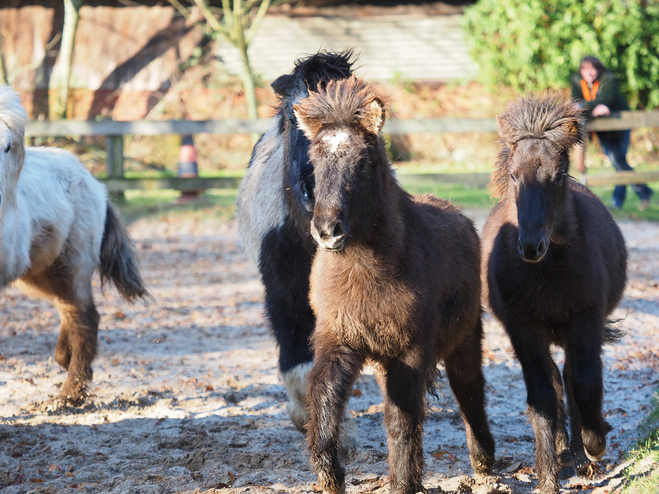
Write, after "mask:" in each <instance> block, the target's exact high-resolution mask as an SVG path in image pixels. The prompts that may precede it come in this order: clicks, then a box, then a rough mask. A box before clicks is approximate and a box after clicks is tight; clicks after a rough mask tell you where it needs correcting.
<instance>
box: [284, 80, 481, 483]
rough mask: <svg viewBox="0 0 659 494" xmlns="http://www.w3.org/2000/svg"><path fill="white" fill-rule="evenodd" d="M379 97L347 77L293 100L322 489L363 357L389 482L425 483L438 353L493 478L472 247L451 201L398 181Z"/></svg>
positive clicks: (476, 460) (474, 459)
mask: <svg viewBox="0 0 659 494" xmlns="http://www.w3.org/2000/svg"><path fill="white" fill-rule="evenodd" d="M383 101H384V100H383V98H382V97H381V96H380V95H379V94H378V93H377V92H376V91H375V90H374V89H373V88H372V87H371V86H369V85H368V84H366V83H365V82H364V81H362V80H361V79H357V78H355V77H354V76H353V77H351V78H350V79H345V80H341V81H330V82H329V83H328V84H327V88H326V89H325V90H322V89H321V90H319V92H318V93H311V94H310V95H309V98H307V99H305V100H304V101H302V102H301V103H300V104H299V105H297V106H296V107H295V108H296V111H295V113H296V116H297V118H298V122H299V123H300V126H301V128H302V129H303V130H304V132H305V134H306V135H307V137H308V138H309V140H310V141H311V146H310V148H309V157H310V158H311V161H312V162H313V164H314V167H315V171H314V173H315V180H316V187H315V197H316V204H315V207H314V216H313V219H312V223H311V233H312V235H313V237H314V239H315V240H316V242H318V245H319V246H320V247H321V249H319V250H318V252H317V254H316V257H315V259H314V262H313V267H312V272H311V296H310V298H311V305H312V307H313V309H314V311H315V313H316V317H317V323H316V329H315V331H314V333H313V335H312V344H313V349H314V356H315V364H314V367H313V369H312V371H311V373H310V375H309V387H308V391H307V392H308V396H309V422H308V424H307V433H308V440H309V447H310V450H311V461H312V463H313V466H314V468H315V470H316V471H317V473H318V480H319V483H320V485H321V487H322V488H323V489H324V490H326V491H328V492H331V493H340V492H343V491H344V489H345V483H344V482H345V474H344V471H343V469H342V467H341V466H340V464H339V461H338V457H337V452H338V448H339V428H340V425H341V420H342V419H343V413H344V410H345V406H346V403H347V401H348V398H349V396H350V391H351V388H352V385H353V383H354V381H355V379H356V378H357V377H358V375H359V373H360V370H361V369H362V367H363V365H364V363H365V361H366V360H367V359H370V360H371V361H374V362H376V363H377V364H378V365H377V368H378V382H379V384H380V387H381V388H382V392H383V394H384V398H385V425H386V428H387V434H388V437H389V464H390V469H391V491H392V492H395V493H414V492H418V491H419V490H422V489H423V485H422V478H423V467H424V460H423V444H422V443H423V420H424V415H425V395H426V391H427V390H428V388H429V386H430V387H432V386H433V384H434V380H435V378H436V376H437V370H436V367H437V364H438V362H439V360H440V359H442V360H443V362H444V364H445V366H446V373H447V375H448V379H449V383H450V385H451V388H452V390H453V392H454V394H455V397H456V399H457V401H458V403H459V405H460V410H461V412H462V416H463V419H464V423H465V427H466V431H467V442H468V445H469V449H470V453H471V463H472V466H473V468H474V470H475V471H476V472H478V473H489V472H490V471H491V469H492V465H493V462H494V440H493V439H492V435H491V434H490V431H489V426H488V422H487V416H486V413H485V394H484V389H483V388H484V378H483V373H482V369H481V357H482V350H481V340H482V336H483V334H482V333H483V331H482V325H481V306H480V291H481V287H480V278H479V269H478V266H479V254H480V249H479V242H478V236H477V234H476V231H475V229H474V226H473V224H472V222H471V221H470V220H468V219H467V218H466V217H464V216H462V215H461V214H460V213H459V211H458V210H457V209H456V208H455V207H453V206H452V205H450V204H449V203H447V202H445V201H442V200H440V199H437V198H435V197H433V196H430V195H425V196H414V197H412V196H410V195H409V194H407V193H406V192H405V191H403V190H402V189H401V187H400V186H399V185H398V183H397V182H396V180H395V178H394V176H393V173H392V170H391V166H390V164H389V161H388V159H387V156H386V153H385V149H384V144H383V142H382V139H381V138H380V131H381V130H382V126H383V125H384V120H385V107H384V103H383Z"/></svg>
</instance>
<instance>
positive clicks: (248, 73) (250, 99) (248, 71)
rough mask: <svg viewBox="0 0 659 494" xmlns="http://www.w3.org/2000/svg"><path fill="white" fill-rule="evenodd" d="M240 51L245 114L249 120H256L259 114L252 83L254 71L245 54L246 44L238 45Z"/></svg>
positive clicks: (254, 88)
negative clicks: (245, 106)
mask: <svg viewBox="0 0 659 494" xmlns="http://www.w3.org/2000/svg"><path fill="white" fill-rule="evenodd" d="M238 50H239V51H240V60H241V62H242V63H243V77H242V79H243V86H244V87H245V100H246V101H247V115H248V116H249V119H250V120H257V119H258V118H259V114H258V112H257V103H256V87H255V84H254V73H253V72H252V65H251V63H250V61H249V55H248V54H247V46H246V45H245V44H244V43H243V44H242V46H239V47H238Z"/></svg>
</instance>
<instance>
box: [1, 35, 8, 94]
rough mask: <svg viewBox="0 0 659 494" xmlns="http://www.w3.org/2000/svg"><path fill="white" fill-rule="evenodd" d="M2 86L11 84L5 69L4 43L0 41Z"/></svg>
mask: <svg viewBox="0 0 659 494" xmlns="http://www.w3.org/2000/svg"><path fill="white" fill-rule="evenodd" d="M0 84H9V81H8V80H7V69H6V68H5V57H4V56H3V55H2V43H1V40H0Z"/></svg>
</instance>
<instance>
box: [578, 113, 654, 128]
mask: <svg viewBox="0 0 659 494" xmlns="http://www.w3.org/2000/svg"><path fill="white" fill-rule="evenodd" d="M639 127H659V111H621V112H614V113H612V114H611V116H610V117H607V118H596V119H593V120H590V121H588V123H587V124H586V130H588V131H592V130H594V131H602V130H628V129H637V128H639Z"/></svg>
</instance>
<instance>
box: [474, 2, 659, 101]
mask: <svg viewBox="0 0 659 494" xmlns="http://www.w3.org/2000/svg"><path fill="white" fill-rule="evenodd" d="M464 27H465V31H466V36H467V43H468V45H469V48H470V52H471V55H472V57H473V58H474V60H476V62H477V63H478V64H479V66H480V76H481V78H482V80H483V82H485V83H486V84H489V85H496V84H500V83H504V84H506V85H510V86H513V87H515V88H517V89H520V90H526V91H534V90H542V89H546V88H561V87H566V86H568V84H569V77H570V74H571V73H572V72H575V71H576V70H577V69H578V66H579V61H580V59H581V58H582V57H583V56H585V55H595V56H596V57H598V58H600V60H602V62H603V63H604V65H606V66H607V67H608V68H609V69H611V70H612V71H613V72H614V73H615V74H616V76H617V77H618V79H619V81H620V83H621V87H622V90H623V92H624V93H625V94H626V96H627V97H628V99H629V101H630V104H631V105H632V107H638V108H653V107H657V106H659V0H624V1H623V0H480V1H479V2H477V3H476V4H474V5H472V6H471V7H468V8H467V9H466V11H465V20H464Z"/></svg>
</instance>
